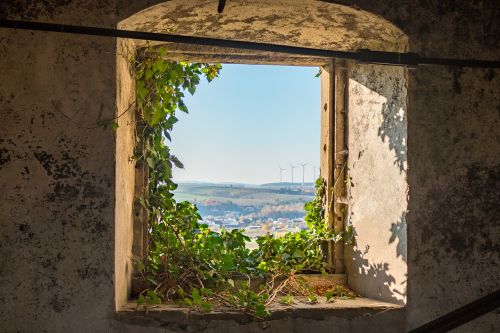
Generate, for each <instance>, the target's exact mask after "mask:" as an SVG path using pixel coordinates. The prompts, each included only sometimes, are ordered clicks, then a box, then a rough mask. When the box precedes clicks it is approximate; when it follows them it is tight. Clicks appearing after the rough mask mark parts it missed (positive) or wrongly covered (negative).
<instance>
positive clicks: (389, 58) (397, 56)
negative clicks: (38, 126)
mask: <svg viewBox="0 0 500 333" xmlns="http://www.w3.org/2000/svg"><path fill="white" fill-rule="evenodd" d="M0 27H2V28H11V29H22V30H35V31H49V32H61V33H72V34H79V35H89V36H104V37H117V38H130V39H139V40H151V41H159V42H171V43H181V44H197V45H207V46H218V47H229V48H236V49H245V50H256V51H264V52H278V53H288V54H296V55H303V56H315V57H325V58H338V59H350V60H355V61H359V62H365V63H371V64H380V65H399V66H401V65H403V66H417V65H439V66H460V67H480V68H500V61H497V60H478V59H450V58H427V57H421V56H419V55H418V54H416V53H398V52H381V51H370V50H359V51H356V52H348V51H334V50H323V49H314V48H307V47H296V46H287V45H277V44H266V43H255V42H243V41H234V40H224V39H217V38H205V37H193V36H181V35H172V34H165V33H157V32H143V31H132V30H122V29H112V28H98V27H88V26H78V25H68V24H56V23H43V22H28V21H17V20H0Z"/></svg>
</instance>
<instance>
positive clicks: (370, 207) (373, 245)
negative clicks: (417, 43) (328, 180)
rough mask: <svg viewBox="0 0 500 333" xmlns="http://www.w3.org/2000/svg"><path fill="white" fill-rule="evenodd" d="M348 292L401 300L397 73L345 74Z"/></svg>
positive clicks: (402, 91)
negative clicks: (350, 242) (351, 241)
mask: <svg viewBox="0 0 500 333" xmlns="http://www.w3.org/2000/svg"><path fill="white" fill-rule="evenodd" d="M348 77H349V83H348V87H349V93H348V100H349V102H348V103H349V104H348V133H349V136H348V146H349V159H348V161H349V163H348V173H349V176H350V179H351V184H352V185H351V188H350V191H349V192H350V193H349V195H350V199H349V214H348V223H349V224H351V225H352V226H353V229H354V234H355V240H356V243H355V245H354V246H347V247H346V255H345V257H346V262H347V274H348V281H349V286H351V287H352V288H354V289H355V290H357V291H358V292H359V293H361V294H362V295H364V296H368V297H373V298H376V299H380V300H384V301H387V302H393V303H399V304H403V303H404V302H405V299H406V273H407V269H406V261H407V258H406V208H407V183H406V171H407V167H406V110H407V106H406V77H405V70H404V69H403V68H398V67H388V66H372V65H353V66H351V68H350V69H349V71H348Z"/></svg>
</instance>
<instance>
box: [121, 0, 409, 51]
mask: <svg viewBox="0 0 500 333" xmlns="http://www.w3.org/2000/svg"><path fill="white" fill-rule="evenodd" d="M121 26H123V28H126V29H137V30H141V31H157V32H168V33H175V34H180V35H188V36H203V37H211V38H222V39H233V40H242V41H256V40H258V41H259V42H263V43H276V44H282V45H293V46H304V47H317V48H322V49H332V50H357V49H360V48H372V49H378V50H392V51H402V50H403V48H402V47H403V46H404V45H405V43H404V41H405V39H406V37H405V35H404V34H403V33H402V32H401V31H400V30H399V29H397V28H396V27H394V26H393V25H391V24H390V23H389V22H387V21H384V20H381V19H380V18H379V17H377V16H375V15H372V14H370V13H368V12H365V11H359V10H356V9H353V8H351V7H347V6H338V5H335V4H329V3H325V2H321V1H313V0H273V1H267V0H246V1H228V2H227V4H226V7H225V9H224V12H223V13H222V14H221V15H219V14H218V13H217V11H216V3H214V1H212V0H172V1H167V2H164V3H161V4H159V5H157V6H153V7H151V8H148V9H146V10H144V11H142V12H140V13H138V14H136V15H134V16H132V17H130V18H128V19H127V20H125V21H123V22H122V23H121Z"/></svg>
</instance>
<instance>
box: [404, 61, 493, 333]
mask: <svg viewBox="0 0 500 333" xmlns="http://www.w3.org/2000/svg"><path fill="white" fill-rule="evenodd" d="M499 75H500V73H499V72H498V71H491V70H478V69H475V70H472V69H465V70H447V69H445V68H443V69H441V68H439V69H436V68H432V69H430V68H429V69H421V70H419V71H418V73H416V74H415V76H413V78H412V81H411V82H410V85H412V86H413V87H415V90H414V91H413V92H412V98H411V99H410V103H411V101H413V103H414V104H413V107H410V110H409V112H408V158H409V160H408V162H409V165H410V170H409V173H408V181H409V186H410V204H409V211H410V214H409V215H408V220H407V221H408V260H409V267H408V272H409V276H408V281H409V282H408V286H409V292H408V302H409V320H410V325H415V323H417V322H421V321H422V320H424V321H425V320H429V319H431V318H433V317H435V316H436V315H438V314H444V313H446V312H448V311H451V310H452V309H454V308H456V307H458V306H459V305H462V304H466V303H468V302H471V301H473V300H475V299H476V298H478V297H480V296H483V295H486V294H487V293H488V292H492V291H493V290H495V289H496V288H498V276H499V273H500V269H499V265H500V258H499V256H500V251H499V250H500V248H499V243H498V240H499V239H500V223H499V222H500V206H499V204H498V203H499V202H500V161H499V159H500V145H499V142H500V131H499V128H500V113H499V112H500V97H499V95H498V94H499V91H500V78H499ZM412 112H414V113H416V114H413V113H412ZM412 138H414V140H413V141H412V140H411V139H412ZM412 170H413V172H412ZM422 286H425V288H423V287H422ZM495 322H496V326H495V327H496V329H491V332H493V331H498V329H500V327H499V318H498V314H497V315H496V319H495V317H494V315H492V316H491V318H490V320H487V319H483V318H481V319H478V320H476V321H475V323H474V325H473V326H471V327H469V329H464V330H463V331H464V332H470V331H473V330H476V331H482V332H489V331H490V326H491V327H493V326H492V325H493V324H494V323H495Z"/></svg>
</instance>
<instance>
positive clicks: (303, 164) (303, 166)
mask: <svg viewBox="0 0 500 333" xmlns="http://www.w3.org/2000/svg"><path fill="white" fill-rule="evenodd" d="M299 164H300V165H301V166H302V188H304V168H305V166H306V165H308V164H309V162H307V163H299Z"/></svg>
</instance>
